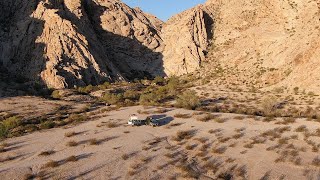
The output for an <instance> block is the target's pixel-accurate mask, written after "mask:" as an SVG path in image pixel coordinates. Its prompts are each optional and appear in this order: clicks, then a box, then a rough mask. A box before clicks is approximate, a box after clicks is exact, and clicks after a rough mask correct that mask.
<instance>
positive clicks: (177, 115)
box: [174, 113, 191, 119]
mask: <svg viewBox="0 0 320 180" xmlns="http://www.w3.org/2000/svg"><path fill="white" fill-rule="evenodd" d="M174 117H175V118H183V119H187V118H191V115H190V114H181V113H177V114H175V115H174Z"/></svg>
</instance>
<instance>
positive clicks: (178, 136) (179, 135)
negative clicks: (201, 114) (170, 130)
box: [173, 130, 195, 141]
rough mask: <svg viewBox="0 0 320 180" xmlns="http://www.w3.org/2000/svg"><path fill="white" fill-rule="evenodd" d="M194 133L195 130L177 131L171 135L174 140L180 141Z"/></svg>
mask: <svg viewBox="0 0 320 180" xmlns="http://www.w3.org/2000/svg"><path fill="white" fill-rule="evenodd" d="M194 135H195V130H187V131H178V132H177V134H176V136H175V137H173V140H175V141H182V140H185V139H190V138H192V137H193V136H194Z"/></svg>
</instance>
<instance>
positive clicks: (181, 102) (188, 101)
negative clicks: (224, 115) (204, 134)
mask: <svg viewBox="0 0 320 180" xmlns="http://www.w3.org/2000/svg"><path fill="white" fill-rule="evenodd" d="M176 106H177V107H181V108H186V109H193V110H194V109H196V108H197V107H198V106H200V99H199V97H198V96H197V93H196V92H195V91H185V92H184V93H182V95H180V96H178V98H177V102H176Z"/></svg>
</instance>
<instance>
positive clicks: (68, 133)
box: [64, 131, 77, 137]
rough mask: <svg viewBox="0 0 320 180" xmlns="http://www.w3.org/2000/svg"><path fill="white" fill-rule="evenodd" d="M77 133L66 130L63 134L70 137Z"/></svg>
mask: <svg viewBox="0 0 320 180" xmlns="http://www.w3.org/2000/svg"><path fill="white" fill-rule="evenodd" d="M76 134H77V133H76V132H74V131H71V132H67V133H65V134H64V136H65V137H72V136H75V135H76Z"/></svg>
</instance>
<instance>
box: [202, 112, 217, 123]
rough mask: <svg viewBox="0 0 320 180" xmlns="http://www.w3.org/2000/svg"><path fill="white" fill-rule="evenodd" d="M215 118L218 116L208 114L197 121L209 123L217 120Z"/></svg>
mask: <svg viewBox="0 0 320 180" xmlns="http://www.w3.org/2000/svg"><path fill="white" fill-rule="evenodd" d="M215 118H216V116H215V115H213V114H206V115H205V116H203V117H199V118H197V120H198V121H201V122H208V121H210V120H213V119H215Z"/></svg>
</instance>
